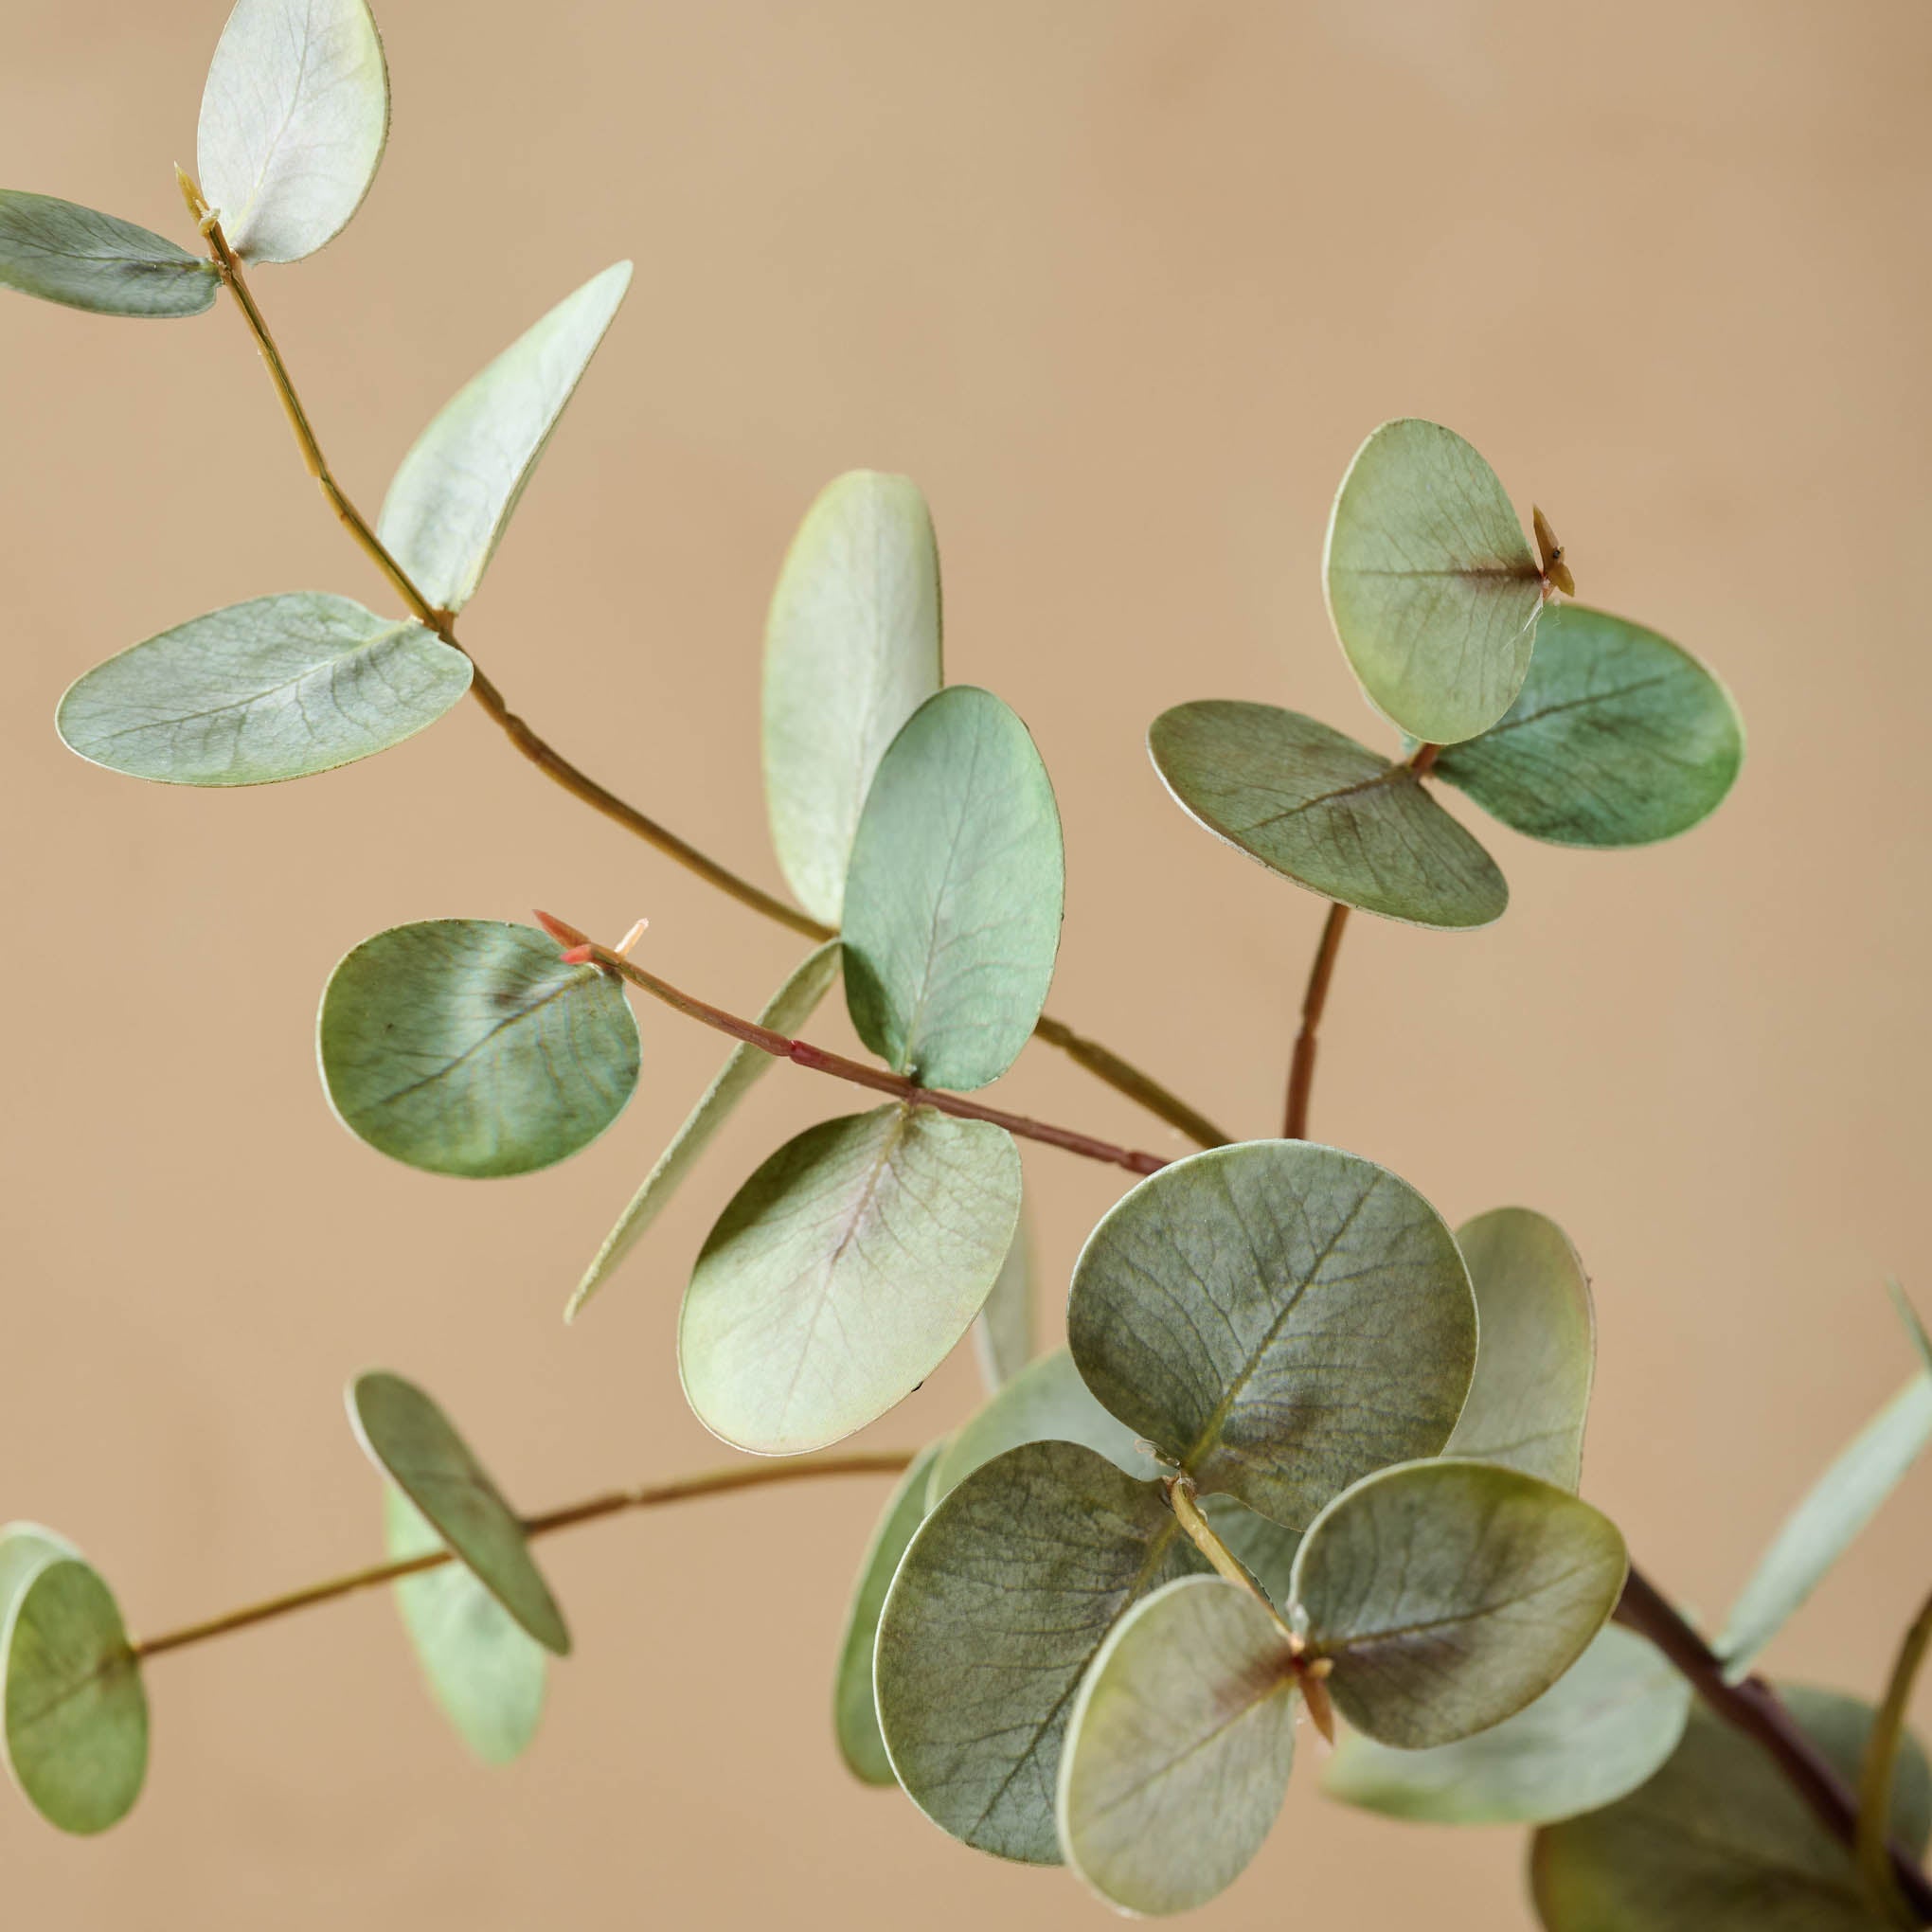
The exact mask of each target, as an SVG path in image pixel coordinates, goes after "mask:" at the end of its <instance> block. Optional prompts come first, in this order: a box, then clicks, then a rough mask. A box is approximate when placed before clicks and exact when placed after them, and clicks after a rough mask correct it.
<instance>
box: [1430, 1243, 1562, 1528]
mask: <svg viewBox="0 0 1932 1932" xmlns="http://www.w3.org/2000/svg"><path fill="white" fill-rule="evenodd" d="M1456 1241H1457V1244H1458V1246H1459V1247H1460V1248H1461V1250H1462V1259H1463V1260H1464V1261H1467V1262H1468V1263H1469V1279H1470V1280H1471V1282H1472V1283H1473V1284H1474V1285H1475V1288H1476V1319H1477V1326H1478V1334H1479V1340H1478V1341H1477V1344H1476V1380H1475V1381H1474V1382H1472V1383H1471V1384H1470V1386H1469V1400H1468V1402H1467V1403H1466V1404H1463V1409H1462V1416H1461V1419H1460V1420H1459V1421H1458V1422H1457V1424H1456V1431H1455V1433H1454V1434H1453V1435H1452V1436H1451V1437H1450V1438H1449V1443H1448V1447H1447V1449H1446V1450H1445V1452H1444V1453H1445V1454H1446V1455H1450V1456H1460V1457H1466V1458H1472V1459H1473V1460H1475V1461H1477V1462H1499V1463H1501V1464H1502V1465H1503V1466H1504V1467H1505V1468H1508V1469H1520V1470H1521V1471H1522V1472H1523V1473H1524V1474H1525V1475H1526V1476H1541V1477H1542V1478H1543V1480H1544V1481H1545V1482H1553V1483H1555V1484H1557V1485H1558V1487H1559V1488H1562V1489H1567V1490H1573V1489H1575V1488H1576V1486H1577V1484H1578V1482H1579V1481H1580V1480H1581V1478H1582V1476H1583V1424H1584V1422H1585V1421H1586V1420H1587V1419H1588V1416H1589V1411H1590V1382H1591V1379H1592V1377H1593V1376H1594V1375H1595V1373H1596V1362H1597V1317H1596V1312H1595V1310H1594V1309H1593V1308H1592V1306H1591V1303H1590V1278H1589V1277H1588V1276H1587V1275H1586V1274H1584V1273H1583V1262H1582V1261H1581V1260H1580V1259H1579V1258H1578V1255H1577V1251H1576V1249H1575V1248H1573V1247H1572V1246H1571V1245H1570V1244H1569V1237H1568V1236H1567V1235H1565V1233H1564V1231H1563V1229H1562V1228H1560V1227H1559V1226H1558V1225H1556V1223H1555V1222H1553V1221H1551V1220H1549V1219H1548V1218H1547V1216H1545V1215H1542V1214H1537V1213H1533V1212H1532V1211H1531V1210H1530V1209H1529V1208H1528V1207H1498V1208H1496V1209H1495V1210H1494V1213H1490V1214H1479V1215H1477V1216H1476V1219H1475V1220H1474V1221H1469V1222H1465V1223H1464V1224H1463V1225H1462V1226H1460V1227H1458V1229H1457V1230H1456Z"/></svg>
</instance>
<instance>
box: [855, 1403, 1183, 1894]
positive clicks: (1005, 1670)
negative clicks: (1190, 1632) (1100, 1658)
mask: <svg viewBox="0 0 1932 1932" xmlns="http://www.w3.org/2000/svg"><path fill="white" fill-rule="evenodd" d="M1206 1570H1207V1559H1206V1558H1205V1557H1203V1556H1201V1555H1200V1554H1199V1553H1198V1552H1197V1551H1196V1550H1195V1548H1194V1546H1193V1545H1192V1544H1191V1543H1190V1542H1189V1541H1188V1539H1187V1537H1186V1536H1185V1535H1184V1534H1183V1533H1182V1530H1181V1527H1180V1525H1179V1524H1178V1523H1177V1522H1176V1521H1175V1520H1174V1514H1173V1512H1172V1510H1171V1509H1169V1507H1168V1504H1167V1498H1166V1496H1165V1494H1163V1492H1162V1490H1161V1488H1160V1485H1159V1484H1158V1483H1153V1482H1136V1481H1135V1480H1134V1478H1133V1477H1132V1476H1126V1475H1123V1474H1122V1473H1121V1471H1119V1470H1118V1469H1116V1468H1115V1467H1114V1465H1113V1464H1112V1463H1111V1462H1109V1461H1108V1460H1107V1459H1106V1458H1105V1457H1103V1456H1098V1455H1096V1454H1095V1453H1094V1451H1093V1450H1091V1449H1086V1448H1082V1446H1081V1445H1080V1444H1078V1443H1074V1442H1029V1443H1028V1444H1026V1445H1025V1446H1023V1447H1021V1448H1018V1449H1011V1450H1009V1451H1008V1452H1007V1454H1006V1455H1004V1456H1001V1457H999V1458H995V1459H994V1460H993V1461H992V1462H989V1463H986V1464H985V1465H983V1466H982V1467H981V1468H978V1469H975V1471H974V1472H973V1474H972V1475H971V1476H968V1477H967V1478H966V1479H965V1481H963V1482H962V1483H961V1484H960V1485H959V1487H958V1488H957V1489H956V1490H954V1491H953V1492H952V1493H951V1494H949V1495H948V1496H947V1497H946V1499H945V1500H944V1501H943V1502H942V1503H941V1504H940V1505H939V1508H938V1509H937V1510H935V1511H934V1512H932V1514H931V1515H930V1516H928V1517H927V1518H926V1520H925V1523H924V1524H923V1526H922V1527H921V1529H920V1531H919V1533H918V1535H916V1536H915V1537H914V1538H913V1540H912V1547H910V1548H909V1549H908V1550H907V1551H906V1552H905V1557H904V1560H903V1562H902V1563H901V1564H900V1565H899V1573H898V1575H897V1576H896V1577H895V1578H894V1579H893V1582H892V1589H891V1592H890V1594H889V1595H888V1596H887V1597H886V1609H885V1612H884V1614H883V1615H882V1616H881V1618H880V1619H879V1641H878V1647H877V1651H876V1654H875V1663H874V1667H873V1686H874V1690H875V1691H876V1693H877V1696H878V1700H879V1724H880V1728H881V1729H882V1731H883V1732H884V1733H885V1738H886V1751H887V1753H888V1754H889V1755H890V1757H891V1760H892V1769H893V1772H894V1774H895V1775H896V1776H897V1777H898V1779H899V1781H900V1783H901V1784H903V1786H904V1787H905V1790H906V1793H907V1795H908V1796H909V1797H910V1798H912V1801H913V1802H914V1803H915V1804H916V1805H918V1806H919V1808H920V1809H921V1811H922V1812H924V1813H925V1815H926V1816H927V1817H929V1818H931V1819H932V1821H933V1822H934V1823H935V1824H936V1825H938V1826H939V1828H940V1829H941V1830H942V1831H945V1832H949V1833H951V1834H952V1835H953V1836H954V1837H956V1838H958V1839H961V1840H963V1841H964V1842H965V1843H966V1844H968V1845H972V1846H974V1847H975V1848H976V1849H977V1850H979V1851H991V1852H993V1853H994V1854H995V1855H996V1856H998V1857H1001V1858H1014V1859H1019V1860H1022V1861H1024V1862H1026V1863H1028V1864H1031V1865H1057V1864H1058V1863H1059V1862H1060V1838H1059V1830H1058V1826H1057V1824H1056V1822H1055V1817H1054V1794H1055V1791H1056V1789H1057V1787H1058V1783H1059V1778H1060V1759H1061V1749H1062V1745H1063V1743H1064V1738H1065V1733H1066V1724H1067V1719H1068V1717H1069V1715H1070V1714H1071V1711H1072V1706H1073V1700H1074V1693H1075V1692H1076V1691H1077V1690H1079V1688H1080V1683H1081V1679H1082V1677H1083V1676H1084V1675H1085V1674H1086V1671H1087V1667H1088V1666H1089V1665H1090V1664H1091V1663H1092V1662H1093V1660H1094V1657H1095V1655H1096V1654H1097V1653H1098V1652H1099V1650H1100V1646H1101V1645H1102V1644H1103V1643H1104V1642H1105V1641H1106V1639H1107V1637H1108V1634H1109V1633H1110V1632H1111V1631H1112V1630H1113V1629H1114V1627H1115V1626H1116V1625H1117V1624H1118V1622H1119V1621H1120V1619H1121V1618H1123V1617H1124V1616H1125V1615H1126V1614H1127V1612H1128V1611H1129V1610H1131V1609H1132V1608H1133V1607H1134V1605H1135V1604H1136V1602H1138V1601H1140V1600H1141V1599H1142V1598H1143V1597H1145V1596H1148V1595H1149V1594H1150V1593H1151V1592H1153V1591H1154V1590H1157V1589H1159V1588H1160V1586H1161V1585H1162V1584H1163V1583H1172V1581H1173V1580H1174V1579H1175V1578H1176V1577H1183V1576H1189V1575H1192V1574H1195V1573H1197V1572H1205V1571H1206Z"/></svg>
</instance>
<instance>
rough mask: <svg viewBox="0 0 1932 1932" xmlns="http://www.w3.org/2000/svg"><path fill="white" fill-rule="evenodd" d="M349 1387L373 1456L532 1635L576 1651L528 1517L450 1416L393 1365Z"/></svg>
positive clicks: (550, 1647) (354, 1421)
mask: <svg viewBox="0 0 1932 1932" xmlns="http://www.w3.org/2000/svg"><path fill="white" fill-rule="evenodd" d="M347 1393H348V1401H349V1422H350V1425H351V1426H352V1427H353V1428H354V1430H355V1435H356V1440H357V1441H359V1442H360V1443H361V1444H362V1446H363V1449H364V1451H365V1453H366V1454H367V1456H368V1458H369V1460H370V1461H371V1462H373V1463H374V1464H375V1465H376V1467H377V1468H378V1469H380V1470H381V1471H382V1472H383V1474H384V1475H385V1476H387V1477H388V1478H389V1480H390V1481H391V1482H393V1483H394V1484H395V1485H396V1487H397V1488H398V1489H400V1490H401V1491H402V1492H403V1494H404V1495H405V1496H407V1497H408V1499H409V1501H410V1502H411V1503H413V1504H414V1505H415V1506H416V1508H417V1509H418V1510H419V1511H420V1512H421V1513H422V1514H423V1516H425V1517H426V1518H427V1519H428V1522H429V1525H430V1528H431V1529H434V1530H435V1531H436V1533H437V1534H438V1536H439V1537H440V1538H441V1539H442V1540H443V1542H445V1543H446V1544H448V1545H449V1547H450V1548H451V1549H453V1550H454V1551H455V1552H456V1557H457V1559H458V1561H459V1562H461V1563H462V1564H463V1565H465V1566H466V1567H467V1568H468V1569H469V1570H470V1572H471V1574H472V1575H473V1576H474V1577H475V1579H476V1581H477V1582H478V1583H481V1584H482V1585H483V1587H484V1588H485V1589H486V1590H488V1591H489V1592H490V1594H491V1596H492V1597H493V1598H494V1599H495V1600H496V1601H497V1602H499V1603H500V1604H502V1605H503V1607H504V1609H506V1610H507V1611H508V1612H509V1613H510V1616H511V1617H513V1618H514V1619H516V1621H517V1622H518V1623H519V1624H520V1625H522V1627H523V1628H524V1629H525V1630H527V1631H528V1633H529V1634H530V1636H531V1637H535V1638H536V1640H537V1641H538V1642H539V1643H540V1644H542V1645H543V1647H544V1648H545V1649H546V1650H547V1651H552V1652H554V1653H555V1654H556V1655H558V1656H560V1657H561V1656H567V1655H569V1654H570V1633H569V1631H568V1630H566V1629H565V1628H564V1617H563V1613H562V1612H561V1611H559V1609H558V1608H557V1601H556V1599H555V1598H554V1597H552V1596H551V1595H550V1587H549V1585H548V1584H547V1583H545V1581H544V1579H543V1577H542V1575H541V1574H540V1573H539V1571H538V1569H537V1566H536V1565H535V1564H534V1563H533V1562H531V1560H530V1552H529V1545H528V1542H527V1541H526V1540H525V1537H524V1527H523V1522H522V1519H521V1518H520V1517H519V1516H518V1515H517V1513H516V1512H515V1511H514V1510H512V1509H511V1508H510V1505H509V1503H508V1502H506V1501H505V1500H504V1496H503V1492H502V1491H501V1490H499V1489H498V1488H497V1487H496V1485H495V1483H494V1482H492V1480H491V1477H490V1473H489V1471H488V1470H486V1469H485V1468H484V1467H483V1465H482V1464H481V1463H480V1462H478V1461H477V1460H476V1458H475V1455H474V1452H473V1451H472V1450H471V1448H470V1445H469V1444H468V1443H467V1442H465V1441H464V1440H463V1439H462V1438H461V1437H460V1436H459V1435H457V1434H456V1427H455V1425H454V1424H453V1423H452V1422H451V1421H450V1419H449V1418H448V1417H447V1416H446V1415H444V1414H443V1412H442V1410H441V1409H439V1408H438V1406H437V1405H436V1404H435V1403H434V1402H432V1401H431V1400H430V1398H429V1397H428V1396H427V1395H425V1394H424V1393H423V1392H422V1390H421V1389H420V1388H419V1387H417V1386H416V1385H415V1384H414V1383H413V1382H405V1381H404V1380H403V1378H402V1376H400V1375H391V1374H390V1373H389V1372H388V1371H387V1370H386V1369H382V1368H372V1369H369V1370H367V1372H366V1373H364V1374H361V1375H358V1376H357V1377H356V1378H355V1380H354V1381H353V1382H351V1383H350V1384H349V1388H348V1391H347Z"/></svg>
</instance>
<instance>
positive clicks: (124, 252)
mask: <svg viewBox="0 0 1932 1932" xmlns="http://www.w3.org/2000/svg"><path fill="white" fill-rule="evenodd" d="M221 286H222V283H221V277H220V276H219V275H217V273H216V272H215V265H214V263H213V262H212V261H209V260H208V259H206V258H205V257H203V256H198V255H190V254H188V251H187V250H186V249H184V248H177V247H176V246H175V245H174V243H173V242H172V241H169V240H168V239H167V237H166V236H163V235H156V234H153V233H152V232H151V231H150V230H148V229H146V228H137V227H136V226H135V225H134V223H132V222H123V221H121V220H120V219H119V218H118V217H117V216H115V215H103V214H101V213H99V212H98V210H97V209H94V208H83V207H81V206H80V205H79V204H78V203H76V202H67V201H58V200H56V199H55V198H54V197H53V196H52V195H50V194H27V193H26V192H24V191H23V190H21V189H19V188H0V289H17V290H18V291H19V292H20V293H21V294H22V295H38V296H39V297H40V298H41V300H42V301H44V302H63V303H65V304H66V306H67V307H68V308H70V309H88V310H91V311H92V312H93V313H95V314H97V315H143V316H171V315H199V314H200V313H202V312H203V311H204V310H205V309H207V308H209V307H211V306H212V305H213V303H214V299H215V296H216V294H217V293H218V292H219V291H220V289H221Z"/></svg>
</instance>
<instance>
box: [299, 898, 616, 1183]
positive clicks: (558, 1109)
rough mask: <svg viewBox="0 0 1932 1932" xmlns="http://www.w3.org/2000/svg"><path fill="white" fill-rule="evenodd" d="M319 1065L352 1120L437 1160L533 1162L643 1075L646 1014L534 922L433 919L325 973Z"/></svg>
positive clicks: (592, 1131)
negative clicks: (641, 1020)
mask: <svg viewBox="0 0 1932 1932" xmlns="http://www.w3.org/2000/svg"><path fill="white" fill-rule="evenodd" d="M319 1036H320V1039H319V1045H320V1053H321V1061H322V1079H323V1082H324V1084H325V1085H326V1086H327V1087H328V1089H329V1100H330V1104H331V1106H333V1107H334V1109H335V1111H336V1113H337V1115H338V1116H339V1117H340V1118H341V1120H342V1123H343V1125H344V1126H345V1127H347V1128H348V1129H349V1132H350V1133H352V1134H356V1135H359V1136H361V1137H362V1138H363V1139H364V1140H367V1142H368V1143H369V1145H370V1146H371V1147H373V1148H376V1149H378V1150H380V1151H381V1152H382V1153H384V1154H389V1155H390V1156H391V1157H392V1158H394V1159H396V1160H401V1161H406V1162H408V1164H409V1165H410V1166H411V1167H418V1168H423V1169H426V1170H427V1171H428V1172H430V1173H434V1174H463V1175H469V1176H494V1175H502V1174H524V1173H529V1172H532V1171H533V1170H535V1169H537V1168H545V1167H548V1166H550V1165H551V1164H552V1163H553V1162H555V1161H560V1160H563V1159H564V1157H565V1156H566V1155H569V1154H576V1153H577V1152H578V1151H579V1150H580V1149H581V1148H584V1147H587V1146H589V1144H590V1143H591V1142H592V1141H593V1140H595V1139H596V1138H597V1136H599V1134H601V1133H602V1132H603V1131H604V1129H605V1128H606V1127H608V1126H609V1125H610V1124H611V1122H612V1121H613V1120H615V1119H616V1118H617V1116H618V1115H619V1114H621V1113H622V1112H623V1110H624V1107H625V1104H626V1102H627V1101H629V1100H630V1098H631V1095H632V1094H633V1092H634V1091H635V1088H636V1085H637V1067H638V1058H639V1054H638V1043H637V1022H636V1020H635V1017H634V1016H633V1014H632V1011H631V1009H630V1005H629V1003H628V1002H627V1001H626V1000H625V998H624V993H623V989H622V988H621V986H619V985H618V983H617V980H616V979H615V978H614V977H612V976H611V975H607V974H605V973H603V972H602V971H601V970H600V969H599V968H598V967H596V966H566V965H564V962H563V960H562V959H561V958H560V957H558V953H557V942H556V940H554V939H550V938H549V937H547V935H546V934H544V933H540V932H538V931H537V930H536V929H535V928H534V927H531V926H520V925H507V924H505V923H503V922H502V921H498V920H488V919H433V920H425V921H421V922H420V924H416V925H403V926H392V927H390V929H389V930H388V931H387V932H384V933H378V934H376V936H375V937H374V938H373V939H365V940H364V941H363V942H362V944H361V945H359V946H358V947H356V949H355V950H354V951H353V952H352V953H350V954H349V955H348V956H347V957H345V958H344V959H343V960H342V962H341V963H340V964H339V965H338V966H337V967H336V969H335V971H334V972H333V973H332V974H331V975H330V979H329V984H328V986H327V988H326V989H325V990H324V992H323V994H322V1014H321V1020H320V1025H319Z"/></svg>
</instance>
